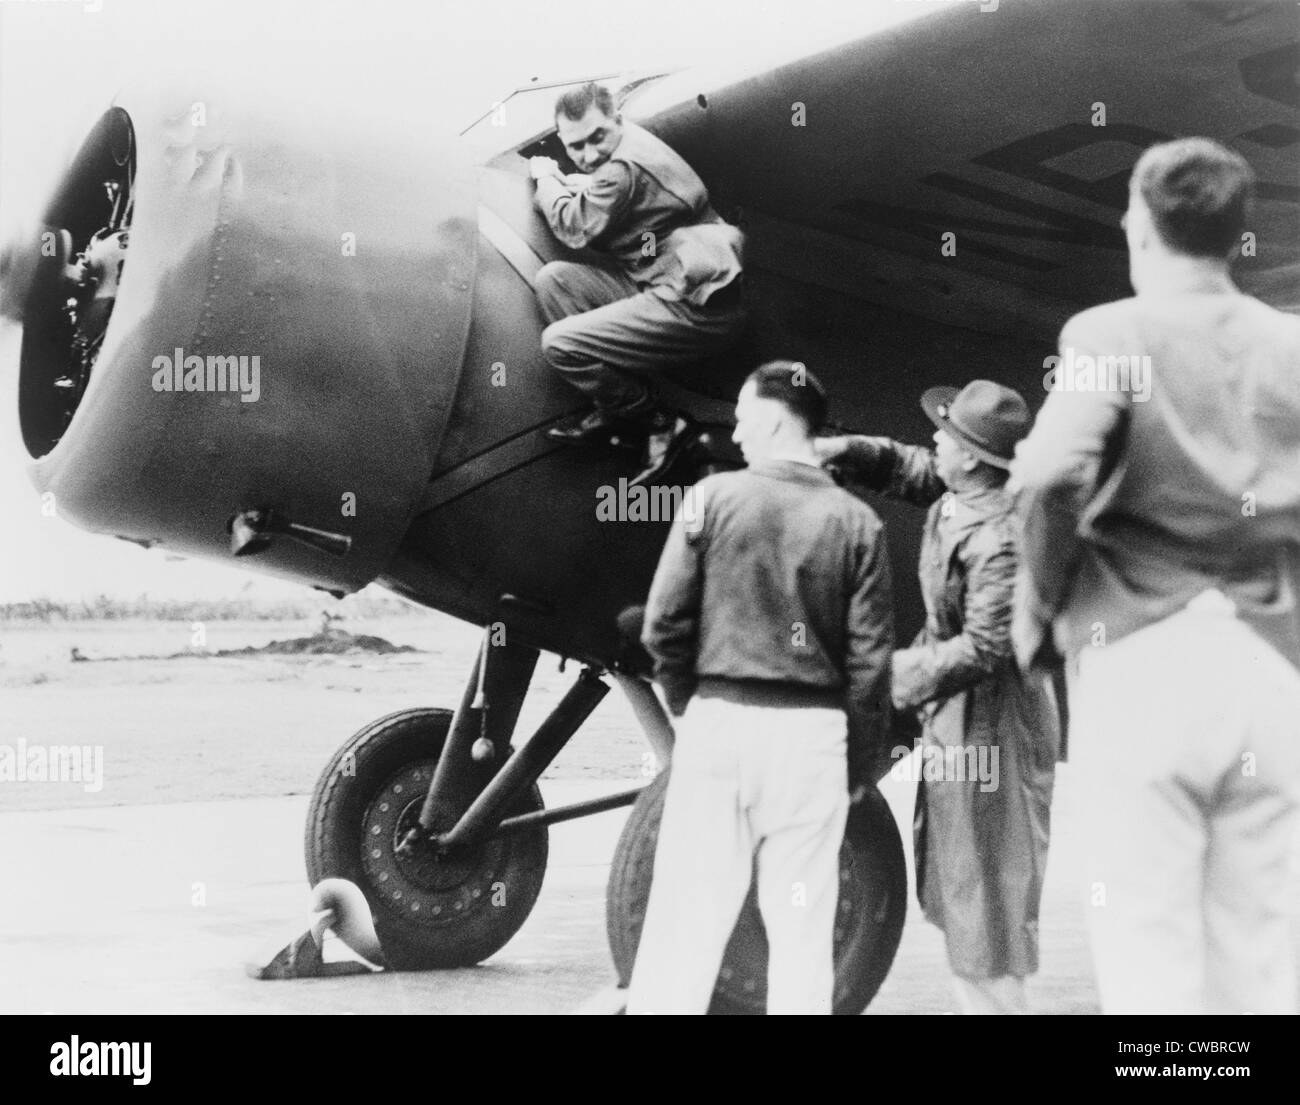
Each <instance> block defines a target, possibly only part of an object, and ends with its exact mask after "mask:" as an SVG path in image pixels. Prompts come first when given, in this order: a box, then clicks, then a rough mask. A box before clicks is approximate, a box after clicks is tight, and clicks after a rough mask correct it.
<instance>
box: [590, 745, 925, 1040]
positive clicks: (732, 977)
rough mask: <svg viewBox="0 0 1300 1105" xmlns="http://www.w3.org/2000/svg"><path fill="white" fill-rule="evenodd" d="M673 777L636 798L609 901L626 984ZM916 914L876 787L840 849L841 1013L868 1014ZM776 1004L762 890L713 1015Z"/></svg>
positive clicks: (734, 940) (732, 946) (745, 914)
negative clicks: (770, 997) (771, 995)
mask: <svg viewBox="0 0 1300 1105" xmlns="http://www.w3.org/2000/svg"><path fill="white" fill-rule="evenodd" d="M667 786H668V771H667V770H665V771H663V772H661V773H660V774H659V776H658V778H656V779H655V781H654V782H653V783H651V784H650V785H649V786H648V787H646V789H645V790H644V791H643V792H642V793H641V795H640V796H639V797H638V798H637V801H636V804H635V805H634V806H633V807H632V812H631V814H629V816H628V819H627V823H626V824H625V825H624V827H623V834H622V836H620V837H619V841H618V848H617V849H616V850H615V852H614V862H613V864H612V866H611V868H610V873H609V891H608V894H607V897H606V925H607V930H608V934H609V947H610V951H611V953H612V954H613V957H614V967H615V969H616V970H617V972H618V977H619V981H620V983H621V984H622V985H624V986H626V985H627V984H628V982H629V981H630V980H631V977H632V965H633V963H634V962H635V961H636V949H637V944H638V943H639V942H640V940H641V925H642V923H643V922H644V920H645V908H646V902H647V901H648V900H649V896H650V884H651V880H652V878H653V875H654V854H655V844H656V843H657V841H658V838H659V821H660V818H661V817H662V816H663V804H664V792H665V790H666V788H667ZM906 915H907V866H906V860H905V858H904V855H903V841H902V838H901V837H900V836H899V835H898V826H897V825H896V824H895V823H894V815H893V814H892V813H891V812H890V810H889V806H888V805H887V804H886V803H885V799H884V797H883V796H882V795H881V793H880V791H878V790H877V789H876V788H875V787H870V788H869V789H868V790H867V794H866V797H865V798H864V799H863V800H862V802H860V803H859V804H858V805H856V806H853V807H851V808H850V810H849V820H848V824H847V825H846V827H845V831H844V844H843V847H842V848H841V850H840V900H839V906H838V914H837V918H838V919H837V922H836V928H835V997H834V1011H835V1013H837V1014H841V1015H854V1014H858V1013H861V1012H862V1010H863V1009H865V1008H866V1007H867V1005H868V1003H869V1002H870V1001H871V999H872V998H873V997H875V996H876V991H877V990H879V989H880V984H881V983H882V982H884V981H885V976H886V975H887V974H888V973H889V968H890V966H891V965H892V964H893V962H894V953H895V952H897V951H898V942H899V940H900V939H901V937H902V935H903V921H904V918H905V917H906ZM766 1005H767V936H766V933H765V932H764V930H763V921H762V917H761V916H760V914H759V911H758V901H757V897H756V891H755V888H754V887H753V886H751V887H750V891H749V896H748V898H746V900H745V904H744V906H743V907H742V909H741V911H740V917H739V919H738V920H737V922H736V929H735V931H734V932H733V933H732V936H731V941H730V943H728V945H727V950H726V953H725V954H724V955H723V959H722V968H721V971H720V972H719V974H718V982H717V987H716V989H715V990H714V992H713V1002H712V1005H711V1007H710V1009H709V1012H710V1013H718V1014H755V1013H762V1012H764V1011H765V1009H766Z"/></svg>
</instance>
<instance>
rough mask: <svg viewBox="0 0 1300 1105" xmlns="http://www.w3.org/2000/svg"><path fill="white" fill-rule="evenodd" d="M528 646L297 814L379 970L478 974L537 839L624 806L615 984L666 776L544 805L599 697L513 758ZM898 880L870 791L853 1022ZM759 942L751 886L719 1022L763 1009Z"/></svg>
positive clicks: (665, 731)
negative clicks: (349, 890)
mask: <svg viewBox="0 0 1300 1105" xmlns="http://www.w3.org/2000/svg"><path fill="white" fill-rule="evenodd" d="M537 656H538V654H537V651H536V650H535V649H532V648H530V647H528V646H525V645H518V644H508V645H507V644H501V645H491V644H490V643H489V642H488V641H487V640H485V643H484V647H483V649H482V651H481V653H480V655H479V658H478V661H477V662H476V663H475V666H474V670H473V672H472V674H471V676H470V679H469V681H468V683H467V686H466V689H465V693H464V695H463V696H462V699H461V703H460V707H459V708H458V709H457V710H456V712H455V713H454V714H452V713H451V712H450V711H447V710H435V709H419V710H404V711H402V712H400V713H396V714H390V715H389V716H388V717H385V718H381V719H380V720H378V721H376V722H373V723H372V724H370V725H368V726H366V727H365V728H364V729H362V730H361V731H360V732H359V733H357V734H356V735H355V736H354V737H353V738H352V739H351V740H350V741H348V743H347V744H345V745H344V746H343V747H342V748H341V749H339V751H338V753H336V754H335V756H334V758H333V760H331V762H330V764H329V765H328V766H327V767H326V769H325V771H324V773H323V774H322V775H321V777H320V780H319V781H318V782H317V784H316V790H315V793H314V794H313V795H312V801H311V807H310V810H309V812H308V816H307V849H306V850H307V874H308V877H309V878H310V879H311V881H312V883H313V884H315V883H317V882H319V881H320V880H321V879H325V878H331V877H337V878H344V879H348V880H350V881H351V882H353V883H355V884H356V885H357V886H358V887H360V888H361V891H362V892H363V893H364V894H365V897H366V900H367V902H368V903H369V905H370V908H371V911H372V912H373V914H374V919H375V928H376V931H377V932H378V935H379V940H380V943H381V945H382V947H383V952H384V955H385V956H386V958H387V961H388V963H389V964H390V966H392V967H394V968H397V969H407V970H412V969H423V968H431V967H461V966H468V965H471V964H474V963H478V962H481V961H482V960H484V959H486V958H487V957H488V956H490V955H492V954H493V953H495V952H496V951H498V950H499V949H500V948H501V947H503V946H504V945H505V944H506V942H507V941H509V940H510V938H511V937H512V936H514V934H515V933H516V932H517V931H518V930H519V928H520V926H521V925H522V924H523V923H524V921H525V920H526V919H527V918H528V914H529V913H530V911H531V910H532V908H533V905H534V904H535V903H536V901H537V896H538V894H539V893H540V892H541V887H542V877H543V874H544V873H545V870H546V860H547V847H548V841H547V827H548V826H549V825H551V824H553V823H555V822H559V821H567V820H570V819H573V818H577V817H586V816H589V815H591V814H594V813H599V812H601V811H603V810H609V809H615V808H617V807H619V806H626V805H632V804H633V803H634V802H635V806H634V808H633V810H632V813H631V815H630V816H629V818H628V821H627V824H626V826H625V827H624V829H623V834H622V837H621V838H620V840H619V844H618V850H617V852H616V853H615V856H614V862H613V865H612V868H611V871H610V880H609V891H608V897H607V926H608V932H609V941H610V948H611V951H612V952H613V957H614V965H615V968H616V970H617V971H618V975H619V978H620V980H621V981H622V982H623V983H625V984H626V983H627V981H628V980H629V978H630V976H631V972H632V965H633V962H634V960H635V958H636V949H637V944H638V942H639V940H640V936H641V924H642V921H643V919H644V917H645V906H646V901H647V899H648V897H649V892H650V883H651V879H652V876H653V872H654V852H655V844H656V841H657V838H658V829H659V820H660V817H661V815H662V811H663V799H664V791H665V789H666V787H667V784H668V778H669V774H668V771H669V769H668V768H665V769H664V770H663V771H661V772H660V774H659V776H658V777H657V778H656V779H655V780H654V782H652V783H651V784H650V785H649V786H647V787H645V788H643V789H641V790H639V791H636V790H634V791H628V792H625V793H622V794H615V795H610V796H607V797H604V798H599V799H595V800H592V801H588V802H579V803H576V804H574V805H571V806H565V807H561V808H559V809H552V810H547V809H545V808H544V806H543V803H542V797H541V794H540V793H539V792H538V789H537V779H538V777H539V776H540V775H541V774H542V772H543V771H545V770H546V768H547V766H548V765H549V764H550V763H551V761H552V760H553V759H554V758H555V756H556V755H557V754H558V753H559V751H560V750H561V749H562V748H563V747H564V745H565V744H566V743H567V742H568V740H569V738H570V737H571V736H572V735H573V734H574V733H575V732H577V730H578V728H579V727H580V726H581V725H582V724H583V722H585V721H586V719H587V718H588V716H590V714H591V712H592V710H594V709H595V708H596V705H597V704H598V703H599V702H600V701H601V699H602V698H604V696H605V695H606V693H608V690H609V686H608V684H607V683H606V682H605V681H604V679H603V678H602V677H601V674H600V673H598V672H597V671H595V670H594V669H592V668H585V669H584V670H583V671H582V673H581V674H580V675H579V676H578V679H577V680H576V681H575V683H574V685H573V686H572V687H571V688H570V689H569V691H568V693H567V694H566V695H565V696H564V698H563V699H562V700H561V701H560V703H559V704H558V705H557V706H556V707H555V709H554V710H553V711H552V713H551V714H550V716H549V717H547V719H546V720H545V721H544V722H543V723H542V724H541V726H540V727H539V728H538V730H537V732H536V733H535V734H534V735H533V736H532V737H531V739H529V741H528V742H527V743H525V744H524V745H522V746H521V747H520V748H519V749H514V748H512V746H511V738H512V736H513V735H514V729H515V724H516V722H517V720H518V717H519V710H520V706H521V705H522V703H523V699H524V695H525V693H526V692H527V689H528V685H529V682H530V681H531V679H532V675H533V671H534V669H535V667H536V664H537ZM615 678H616V679H617V680H618V681H619V683H620V684H621V685H622V686H623V688H624V690H625V691H626V692H627V693H628V696H629V698H630V700H631V701H632V704H633V708H634V710H635V712H636V714H637V716H638V719H639V720H640V722H641V724H642V728H643V729H645V731H646V735H647V737H648V738H649V739H650V741H651V744H652V746H653V747H654V749H655V753H656V756H657V758H658V760H659V762H660V763H665V764H666V763H667V762H668V759H669V757H670V755H671V742H672V727H671V725H670V723H669V722H668V718H667V716H666V715H665V714H664V712H663V709H662V707H661V706H660V705H659V702H658V700H657V699H656V698H655V696H654V694H653V692H651V690H650V688H649V685H648V684H646V683H645V682H644V681H642V680H639V679H636V678H634V677H632V676H630V675H625V674H618V675H616V676H615ZM905 872H906V869H905V866H904V860H903V846H902V841H901V839H900V838H899V835H898V829H897V827H896V826H895V824H894V819H893V815H892V814H891V813H890V811H889V808H888V807H887V806H886V805H885V801H884V799H883V798H882V797H881V795H880V793H879V791H877V790H876V789H875V788H874V787H873V788H870V789H869V790H868V792H867V797H866V799H865V800H864V801H863V802H862V803H860V804H859V805H857V806H855V807H854V808H853V809H852V811H851V812H850V815H849V822H848V826H847V828H846V830H845V839H844V844H843V847H842V849H841V853H840V897H839V912H838V914H837V921H836V929H835V1011H836V1012H837V1013H858V1012H861V1010H862V1009H863V1008H864V1007H865V1006H866V1004H867V1003H868V1002H869V1001H870V1000H871V998H872V997H873V996H874V995H875V993H876V990H877V989H878V988H879V986H880V984H881V982H882V981H883V980H884V978H885V975H886V974H887V973H888V971H889V967H890V964H891V963H892V961H893V957H894V952H895V950H896V949H897V947H898V941H899V937H900V935H901V933H902V927H903V916H904V912H905V909H906V896H907V895H906V874H905ZM766 969H767V941H766V937H765V935H764V931H763V925H762V920H761V918H760V916H759V913H758V908H757V904H756V902H755V899H754V894H753V891H752V890H751V893H750V897H749V900H748V901H747V902H746V903H745V906H744V908H743V909H742V911H741V915H740V918H739V920H738V922H737V924H736V929H735V932H734V933H733V935H732V938H731V942H730V944H729V945H728V948H727V952H726V955H725V958H724V961H723V966H722V970H721V972H720V974H719V977H718V982H717V988H716V990H715V992H714V1002H713V1010H714V1011H715V1012H732V1013H759V1012H762V1011H763V1008H764V1005H765V1001H766V995H765V990H766Z"/></svg>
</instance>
